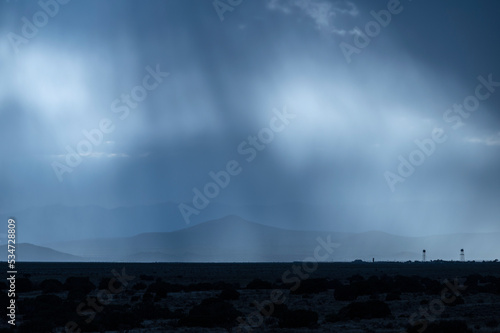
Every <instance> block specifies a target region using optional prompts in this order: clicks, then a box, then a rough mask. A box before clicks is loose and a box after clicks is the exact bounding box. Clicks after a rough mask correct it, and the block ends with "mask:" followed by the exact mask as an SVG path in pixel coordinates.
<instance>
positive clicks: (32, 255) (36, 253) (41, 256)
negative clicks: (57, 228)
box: [0, 243, 83, 262]
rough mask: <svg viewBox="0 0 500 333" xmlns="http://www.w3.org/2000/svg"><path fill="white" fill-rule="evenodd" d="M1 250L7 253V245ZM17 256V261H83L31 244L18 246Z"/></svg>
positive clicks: (77, 257)
mask: <svg viewBox="0 0 500 333" xmlns="http://www.w3.org/2000/svg"><path fill="white" fill-rule="evenodd" d="M0 249H1V250H2V252H3V253H7V245H5V244H4V245H1V246H0ZM15 256H16V261H49V262H59V261H83V258H82V257H79V256H75V255H71V254H67V253H63V252H59V251H56V250H53V249H50V248H48V247H43V246H38V245H33V244H29V243H20V244H17V245H16V251H15Z"/></svg>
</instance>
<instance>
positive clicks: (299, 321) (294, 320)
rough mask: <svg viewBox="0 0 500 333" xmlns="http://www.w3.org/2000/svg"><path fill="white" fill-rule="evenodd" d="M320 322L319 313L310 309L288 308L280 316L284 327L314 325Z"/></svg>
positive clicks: (280, 324)
mask: <svg viewBox="0 0 500 333" xmlns="http://www.w3.org/2000/svg"><path fill="white" fill-rule="evenodd" d="M317 323H318V314H317V313H316V312H314V311H310V310H302V309H299V310H287V311H284V312H282V313H281V314H280V316H279V326H280V327H282V328H295V327H312V326H314V325H316V324H317Z"/></svg>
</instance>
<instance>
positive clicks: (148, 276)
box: [139, 274, 155, 281]
mask: <svg viewBox="0 0 500 333" xmlns="http://www.w3.org/2000/svg"><path fill="white" fill-rule="evenodd" d="M139 278H140V279H141V280H143V281H154V279H155V278H154V277H153V276H151V275H145V274H141V275H140V276H139Z"/></svg>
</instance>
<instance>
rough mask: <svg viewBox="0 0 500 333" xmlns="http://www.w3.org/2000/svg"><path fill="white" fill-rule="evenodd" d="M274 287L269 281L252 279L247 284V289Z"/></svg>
mask: <svg viewBox="0 0 500 333" xmlns="http://www.w3.org/2000/svg"><path fill="white" fill-rule="evenodd" d="M273 288H274V285H273V284H272V283H271V282H269V281H262V280H261V279H253V280H252V281H250V282H249V283H248V284H247V289H273Z"/></svg>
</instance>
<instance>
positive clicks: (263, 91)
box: [0, 0, 500, 259]
mask: <svg viewBox="0 0 500 333" xmlns="http://www.w3.org/2000/svg"><path fill="white" fill-rule="evenodd" d="M214 3H215V5H214ZM381 11H382V12H381ZM371 12H372V13H371ZM37 13H42V14H37ZM387 13H389V15H390V17H388V16H387V15H386V14H387ZM499 17H500V3H499V2H497V1H493V0H491V1H486V0H483V1H452V0H447V1H430V0H429V1H424V0H422V1H409V0H402V1H400V2H398V1H389V2H388V1H333V0H331V1H330V0H255V1H254V0H243V1H239V0H232V1H229V0H227V1H219V2H213V1H212V0H207V1H202V0H198V1H194V0H193V1H185V0H169V1H155V0H151V1H147V2H146V1H144V2H140V1H101V0H85V1H79V0H72V1H68V2H67V3H64V1H62V0H61V1H60V2H55V0H54V1H49V0H47V1H44V0H42V1H41V2H40V3H38V2H37V1H13V0H11V1H3V0H0V36H1V39H0V142H1V143H0V155H1V156H2V159H1V162H0V168H1V169H0V170H1V172H0V189H1V191H0V215H1V217H2V219H7V218H8V217H11V216H14V217H16V219H17V220H18V227H17V228H18V235H17V237H18V241H19V242H29V243H33V244H38V245H44V244H45V245H47V244H52V243H53V242H65V241H71V240H75V239H88V238H99V237H106V238H111V237H132V236H134V235H137V234H140V233H143V232H172V231H175V230H180V229H183V228H186V227H192V226H193V225H198V224H200V223H202V222H206V221H210V220H214V219H220V218H223V217H225V216H227V215H237V216H238V218H236V217H235V219H237V220H239V217H241V218H243V219H244V220H247V221H252V222H257V223H260V224H263V225H266V226H271V227H276V228H282V229H292V230H309V231H331V232H339V233H365V232H371V231H380V232H384V233H389V234H393V235H400V236H407V237H420V236H431V235H443V234H454V233H469V234H470V233H495V232H500V224H499V222H500V205H499V201H500V200H499V199H500V177H499V173H498V172H499V168H500V154H499V152H500V115H499V107H500V62H499V59H500V46H499V44H498V39H497V38H496V37H497V34H498V32H499V31H500V20H498V18H499ZM370 22H372V23H370ZM377 27H378V28H377ZM221 170H222V171H223V172H222V173H221ZM214 178H216V179H214ZM207 184H209V185H208V186H206V185H207ZM198 191H199V192H198ZM200 193H201V195H200ZM193 200H194V202H193ZM6 230H7V229H6V228H5V229H4V231H0V234H1V236H2V243H5V239H6ZM232 232H233V234H231V235H237V236H236V237H240V238H236V240H237V241H238V240H241V241H242V242H243V243H245V244H246V243H247V242H250V243H248V244H249V245H248V246H249V247H251V246H252V245H251V244H253V243H251V240H249V239H248V237H249V235H248V234H247V233H245V232H236V231H234V230H233V231H232ZM207 234H210V233H207ZM214 237H217V235H214ZM311 237H312V236H311ZM374 237H375V236H374ZM377 237H378V236H377ZM339 239H340V238H339ZM443 243H445V242H443ZM478 243H481V241H480V240H479V241H478ZM255 244H257V243H255ZM360 244H363V243H360ZM454 244H455V243H454ZM456 244H457V245H456V246H459V244H461V243H460V242H458V243H456ZM185 245H186V244H183V246H185ZM441 245H442V246H443V247H445V246H446V245H445V244H441ZM179 246H180V245H179ZM255 246H256V251H257V250H259V251H261V250H262V248H264V247H262V248H259V245H255ZM311 246H312V245H311ZM436 246H438V245H436ZM60 248H61V249H64V250H67V249H66V248H64V247H63V246H61V247H60ZM421 248H423V245H422V244H420V243H418V242H417V243H415V248H414V249H413V248H412V249H408V251H413V252H415V253H419V251H421ZM266 249H267V248H266ZM403 250H404V249H399V248H398V250H397V251H398V252H399V251H403ZM467 250H468V249H467ZM269 251H273V250H272V249H271V250H269ZM353 251H354V250H353ZM450 251H451V253H453V255H454V253H457V254H458V249H456V248H455V247H454V248H453V249H452V250H450ZM485 251H486V250H485ZM488 251H490V250H488ZM496 251H497V252H494V253H491V257H492V258H495V257H499V256H500V252H498V251H500V248H499V247H498V246H497V248H496ZM63 252H65V251H63ZM68 252H70V251H68ZM350 253H352V252H350ZM446 253H447V252H446ZM468 253H470V251H469V252H468ZM487 255H488V253H486V252H485V253H483V252H481V254H478V256H479V257H487ZM360 256H361V254H360ZM251 258H252V259H259V258H260V257H259V256H258V255H256V256H255V257H251ZM345 258H348V259H355V257H352V258H351V256H350V255H347V256H346V257H345ZM191 259H192V258H191ZM339 259H342V258H339Z"/></svg>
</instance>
